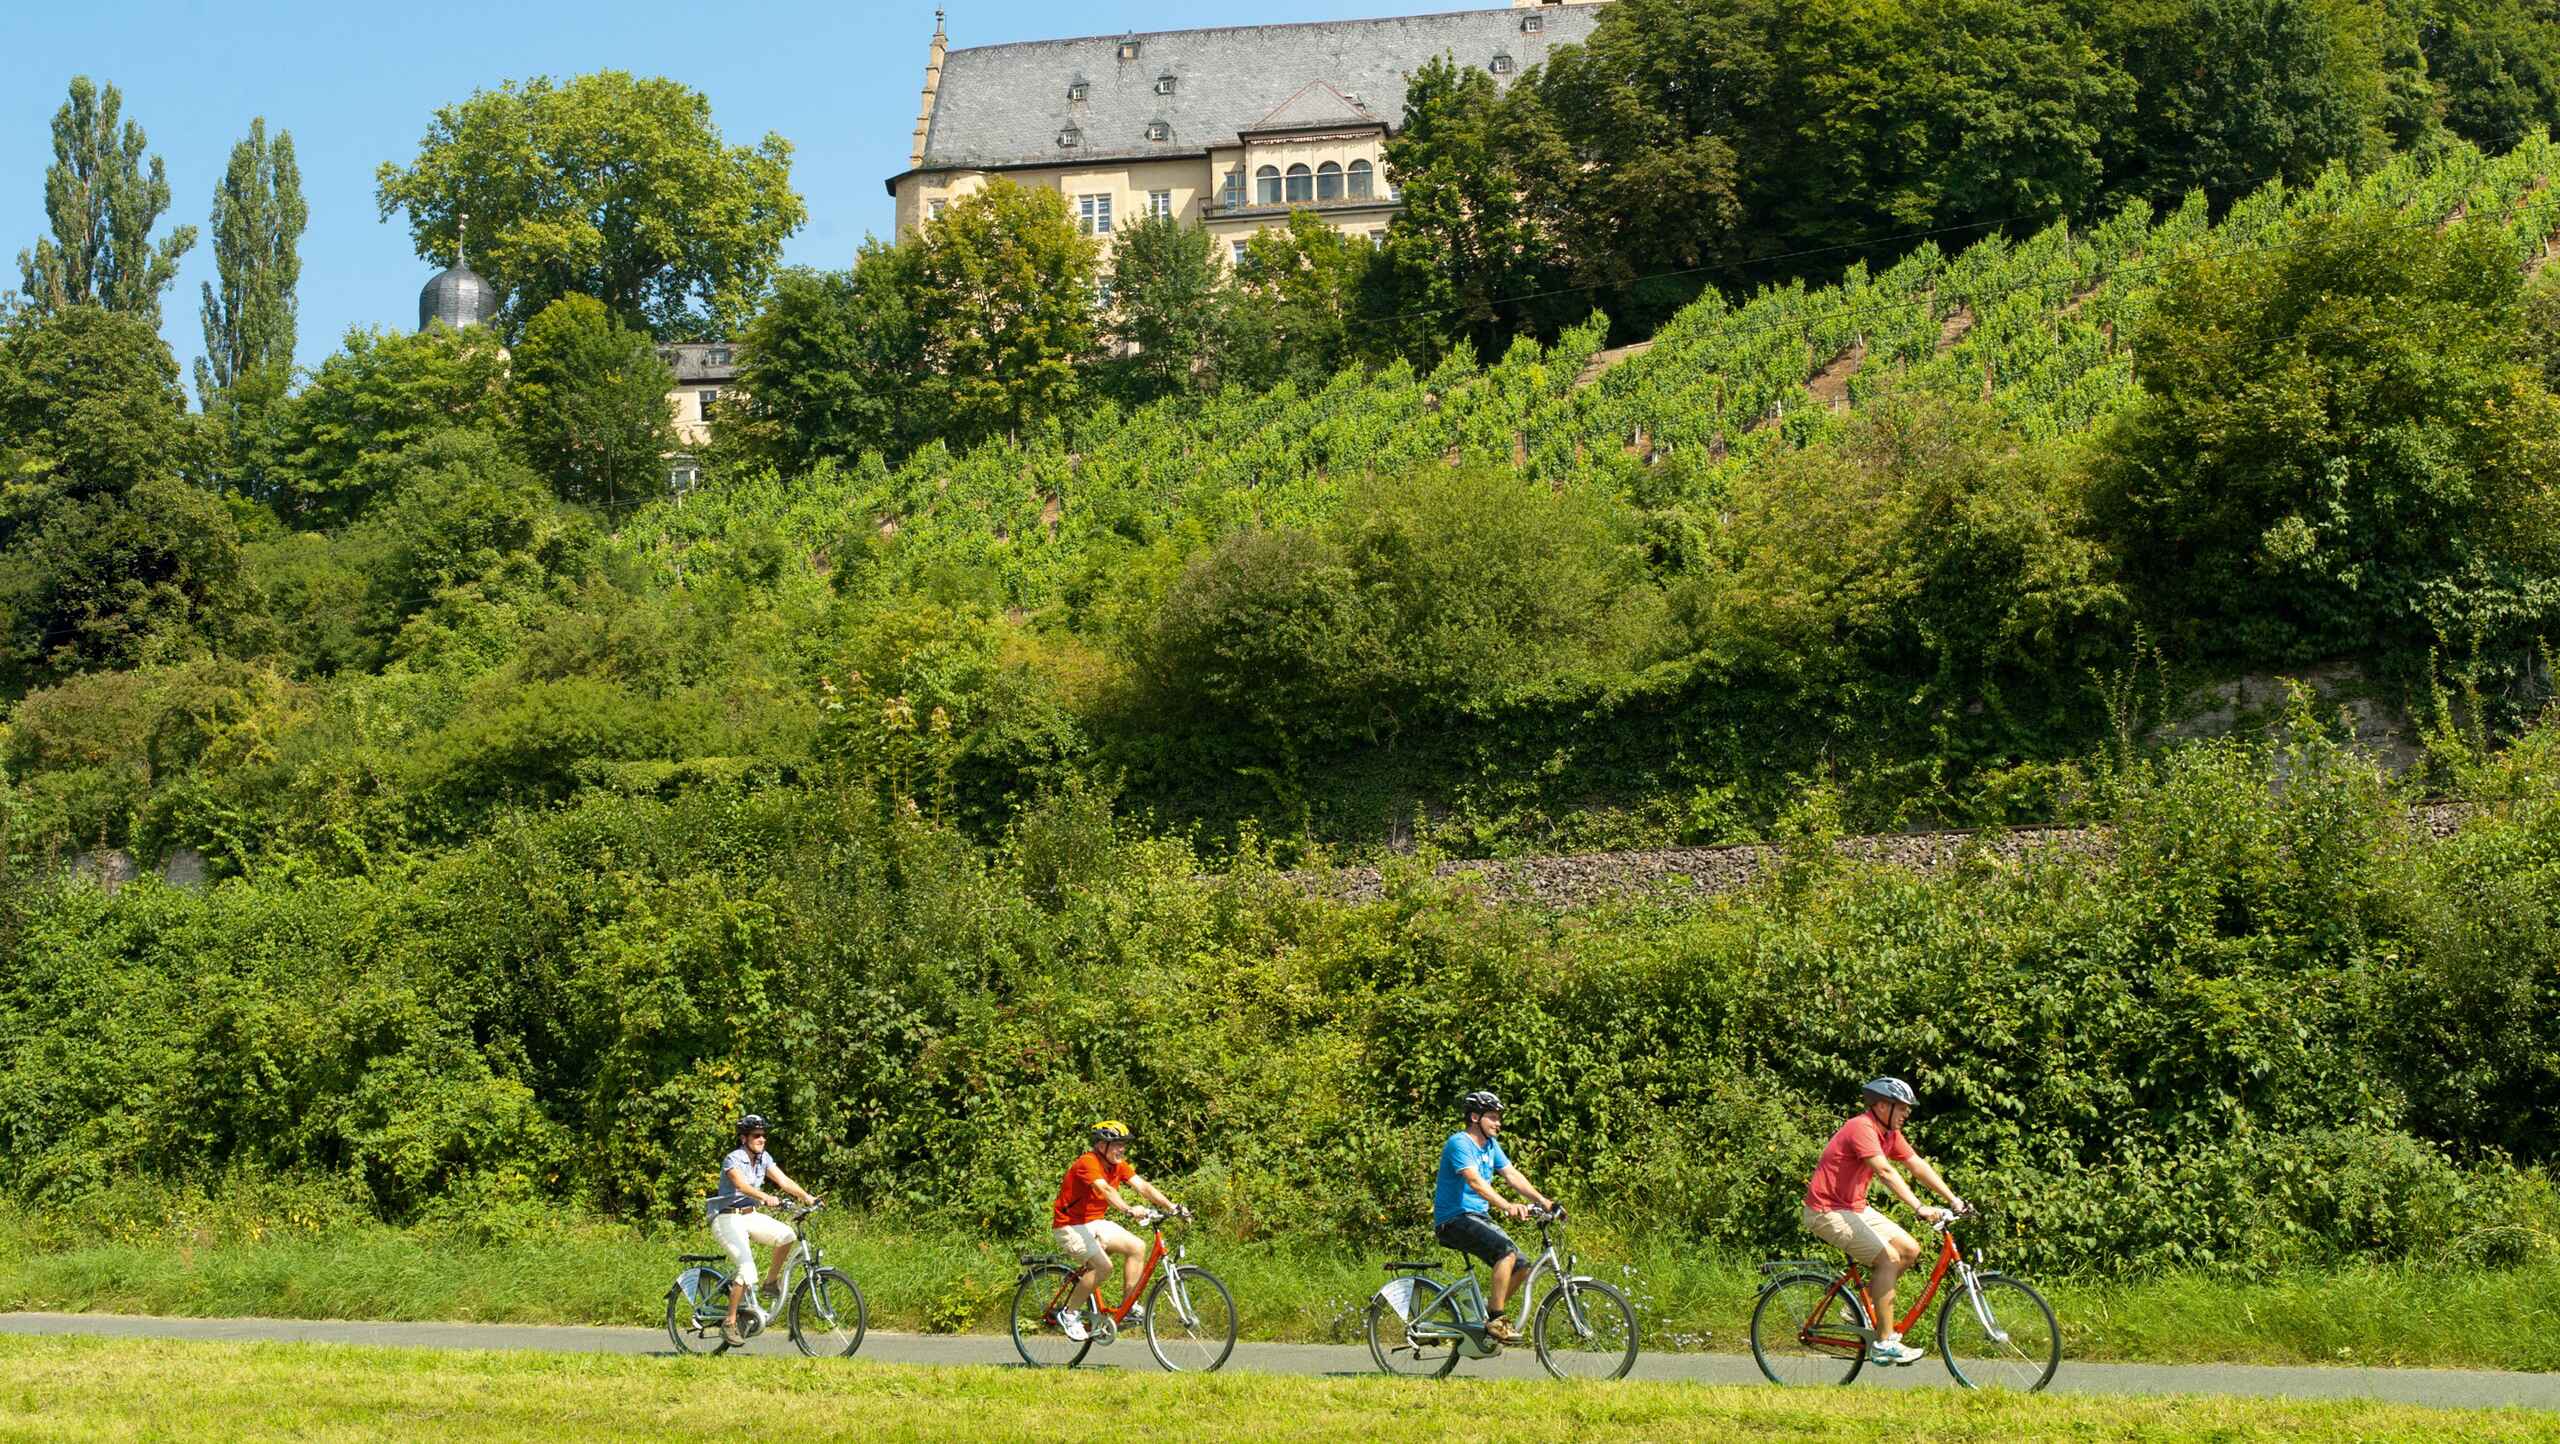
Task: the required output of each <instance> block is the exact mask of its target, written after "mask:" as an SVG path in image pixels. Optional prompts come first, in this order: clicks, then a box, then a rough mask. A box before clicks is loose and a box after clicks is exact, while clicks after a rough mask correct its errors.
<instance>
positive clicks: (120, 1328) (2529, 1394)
mask: <svg viewBox="0 0 2560 1444" xmlns="http://www.w3.org/2000/svg"><path fill="white" fill-rule="evenodd" d="M0 1333H6V1334H95V1335H102V1336H105V1337H109V1338H154V1339H218V1340H224V1341H229V1342H279V1343H321V1344H369V1345H377V1346H383V1347H392V1348H427V1349H538V1350H546V1351H550V1352H554V1353H585V1354H670V1353H673V1352H674V1351H673V1350H672V1349H671V1348H670V1347H669V1345H668V1343H667V1336H666V1334H665V1333H664V1332H662V1331H660V1330H657V1329H626V1328H581V1327H569V1326H558V1325H538V1324H382V1323H350V1322H343V1321H328V1320H298V1319H177V1318H152V1317H143V1316H137V1315H131V1314H42V1313H11V1314H0ZM747 1352H748V1353H750V1354H783V1355H788V1354H790V1353H792V1352H793V1350H792V1347H791V1341H790V1340H789V1339H787V1338H783V1337H781V1336H779V1335H775V1334H767V1335H765V1336H764V1337H762V1338H759V1339H757V1340H756V1341H755V1342H754V1343H752V1344H750V1345H749V1346H748V1347H747ZM864 1360H868V1361H873V1362H879V1363H895V1364H997V1365H1013V1366H1019V1364H1020V1360H1019V1359H1018V1358H1016V1356H1015V1355H1014V1352H1013V1341H1012V1340H1010V1339H1008V1338H1005V1337H1003V1336H1001V1335H990V1334H957V1335H944V1334H895V1333H888V1332H885V1331H879V1330H875V1331H873V1332H872V1334H871V1336H870V1337H869V1338H868V1339H867V1340H865V1341H864V1343H863V1346H862V1352H861V1354H860V1355H859V1356H858V1357H857V1359H856V1360H855V1361H854V1362H855V1363H857V1364H858V1363H860V1362H862V1361H864ZM1084 1367H1086V1368H1094V1367H1103V1368H1114V1367H1116V1368H1122V1369H1128V1370H1131V1371H1134V1372H1140V1373H1150V1374H1151V1373H1154V1372H1156V1365H1155V1360H1154V1359H1153V1358H1151V1357H1149V1356H1148V1354H1147V1350H1146V1344H1145V1342H1144V1341H1143V1340H1139V1339H1121V1340H1119V1341H1118V1342H1116V1343H1114V1344H1112V1345H1111V1346H1109V1347H1107V1348H1100V1349H1096V1350H1094V1351H1093V1352H1092V1353H1091V1354H1089V1355H1087V1356H1086V1363H1085V1365H1084ZM1227 1367H1228V1368H1230V1369H1250V1370H1253V1371H1255V1372H1257V1373H1265V1374H1301V1375H1323V1374H1368V1373H1373V1372H1375V1366H1374V1365H1372V1364H1371V1363H1370V1362H1369V1351H1368V1350H1367V1349H1365V1348H1362V1347H1359V1346H1357V1345H1341V1344H1260V1343H1241V1344H1238V1345H1236V1354H1235V1359H1234V1360H1233V1362H1231V1363H1229V1364H1228V1366H1227ZM1458 1373H1459V1376H1460V1377H1463V1378H1517V1379H1537V1378H1544V1377H1546V1376H1545V1374H1544V1372H1543V1371H1542V1370H1540V1369H1539V1367H1538V1361H1537V1358H1536V1356H1535V1355H1534V1354H1533V1353H1531V1352H1530V1351H1528V1350H1526V1349H1512V1350H1508V1351H1506V1352H1505V1353H1504V1354H1503V1355H1502V1356H1501V1357H1500V1358H1496V1359H1486V1360H1476V1359H1469V1360H1467V1361H1465V1362H1464V1363H1461V1364H1460V1365H1459V1366H1458ZM1635 1377H1637V1378H1640V1379H1670V1380H1683V1381H1687V1382H1690V1383H1698V1384H1760V1383H1761V1379H1760V1372H1759V1370H1758V1369H1756V1368H1754V1367H1753V1366H1752V1363H1751V1360H1750V1359H1749V1358H1747V1357H1744V1356H1741V1355H1735V1354H1660V1353H1647V1354H1644V1355H1641V1356H1639V1357H1638V1358H1637V1360H1636V1368H1635ZM1951 1383H1952V1381H1951V1380H1950V1379H1949V1378H1948V1377H1947V1371H1946V1367H1945V1366H1944V1365H1943V1364H1941V1363H1939V1362H1938V1360H1937V1358H1936V1357H1935V1356H1934V1355H1933V1356H1932V1357H1930V1358H1929V1359H1927V1360H1925V1361H1923V1362H1921V1363H1919V1364H1917V1365H1914V1366H1912V1367H1910V1368H1904V1369H1880V1368H1873V1367H1870V1368H1868V1369H1866V1370H1864V1371H1863V1372H1861V1373H1860V1374H1859V1375H1858V1382H1857V1385H1856V1386H1855V1387H1858V1388H1888V1389H1913V1388H1944V1387H1948V1386H1950V1385H1951ZM1762 1387H1766V1385H1765V1384H1764V1385H1762ZM2053 1387H2054V1388H2055V1389H2057V1390H2064V1391H2068V1392H2072V1393H2087V1394H2236V1395H2249V1396H2256V1397H2262V1398H2296V1399H2386V1400H2391V1401H2394V1402H2398V1403H2404V1404H2435V1405H2458V1406H2463V1407H2468V1408H2495V1407H2499V1406H2516V1407H2522V1408H2533V1409H2554V1410H2560V1374H2519V1373H2500V1372H2496V1371H2492V1370H2486V1369H2352V1368H2277V1367H2269V1366H2260V1365H2253V1364H2081V1363H2074V1362H2072V1361H2071V1360H2069V1359H2065V1360H2064V1361H2063V1364H2062V1372H2061V1373H2060V1374H2058V1375H2056V1376H2055V1378H2054V1381H2053Z"/></svg>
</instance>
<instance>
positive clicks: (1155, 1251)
mask: <svg viewBox="0 0 2560 1444" xmlns="http://www.w3.org/2000/svg"><path fill="white" fill-rule="evenodd" d="M1184 1217H1185V1218H1188V1217H1189V1215H1188V1214H1186V1215H1184ZM1164 1221H1165V1216H1164V1215H1163V1214H1160V1213H1148V1214H1145V1215H1143V1216H1141V1218H1140V1220H1139V1222H1140V1224H1141V1225H1142V1226H1144V1227H1147V1228H1151V1229H1153V1230H1154V1237H1153V1239H1152V1241H1151V1242H1150V1244H1149V1246H1148V1249H1147V1263H1146V1267H1145V1268H1144V1269H1142V1270H1141V1271H1140V1272H1139V1274H1138V1286H1137V1287H1136V1288H1133V1289H1131V1290H1129V1291H1128V1294H1127V1295H1126V1296H1125V1297H1123V1298H1122V1299H1121V1300H1120V1302H1119V1303H1117V1304H1105V1303H1104V1302H1103V1301H1102V1295H1101V1294H1100V1293H1099V1292H1096V1293H1095V1295H1094V1300H1093V1307H1092V1308H1090V1309H1087V1310H1085V1311H1084V1317H1085V1325H1086V1331H1085V1337H1083V1338H1081V1339H1071V1338H1068V1337H1067V1332H1066V1330H1065V1329H1064V1328H1062V1327H1060V1326H1059V1323H1058V1312H1059V1310H1061V1309H1065V1308H1068V1307H1071V1306H1072V1305H1073V1304H1074V1302H1075V1297H1076V1294H1077V1293H1078V1292H1079V1291H1080V1290H1081V1288H1082V1286H1083V1280H1082V1278H1081V1271H1080V1270H1079V1269H1078V1268H1077V1266H1076V1265H1075V1264H1074V1263H1073V1262H1072V1261H1070V1260H1067V1259H1063V1258H1060V1257H1059V1256H1057V1255H1056V1254H1045V1253H1027V1254H1024V1255H1023V1256H1022V1278H1021V1280H1020V1281H1019V1282H1017V1283H1015V1284H1014V1286H1013V1347H1014V1348H1015V1350H1016V1351H1018V1352H1019V1353H1020V1354H1021V1355H1022V1362H1024V1363H1026V1364H1029V1365H1030V1366H1031V1367H1033V1368H1035V1369H1072V1368H1074V1367H1075V1366H1076V1365H1077V1364H1080V1363H1082V1362H1083V1361H1084V1356H1085V1355H1086V1354H1087V1353H1090V1352H1091V1351H1092V1350H1093V1348H1094V1346H1095V1345H1097V1344H1100V1345H1103V1346H1104V1347H1108V1346H1109V1345H1110V1344H1111V1343H1112V1342H1113V1341H1114V1340H1116V1339H1118V1338H1119V1336H1120V1329H1121V1327H1122V1326H1123V1325H1126V1324H1128V1323H1129V1322H1130V1318H1129V1315H1130V1313H1131V1311H1132V1310H1133V1309H1134V1308H1135V1306H1136V1305H1137V1302H1138V1300H1139V1298H1141V1297H1142V1296H1143V1297H1145V1298H1146V1300H1147V1306H1146V1310H1145V1313H1144V1315H1143V1318H1144V1324H1145V1328H1146V1331H1147V1351H1148V1352H1149V1353H1151V1354H1154V1355H1155V1356H1156V1362H1157V1363H1159V1364H1162V1365H1163V1366H1164V1367H1166V1368H1167V1369H1170V1370H1172V1371H1173V1372H1175V1373H1177V1374H1180V1373H1201V1374H1206V1373H1209V1372H1211V1371H1213V1370H1215V1369H1216V1368H1217V1367H1218V1366H1219V1365H1221V1364H1224V1363H1225V1362H1226V1361H1227V1355H1229V1354H1231V1353H1233V1352H1235V1347H1236V1300H1235V1295H1233V1294H1231V1293H1228V1292H1227V1286H1226V1285H1225V1284H1224V1283H1222V1282H1220V1281H1219V1279H1218V1276H1217V1275H1216V1274H1213V1273H1211V1272H1209V1271H1208V1270H1207V1269H1204V1268H1202V1267H1200V1266H1199V1265H1198V1264H1195V1263H1186V1262H1185V1261H1184V1260H1183V1250H1182V1248H1181V1246H1180V1245H1176V1246H1175V1247H1174V1248H1173V1249H1172V1251H1171V1252H1170V1254H1168V1253H1167V1251H1166V1249H1165V1246H1164ZM1168 1258H1170V1260H1171V1261H1170V1262H1167V1260H1168ZM1158 1264H1164V1266H1165V1269H1164V1277H1163V1278H1160V1279H1157V1278H1155V1272H1156V1266H1157V1265H1158ZM1113 1271H1114V1272H1117V1271H1118V1266H1117V1265H1116V1263H1115V1265H1114V1266H1113ZM1149 1279H1155V1290H1154V1292H1153V1293H1152V1294H1150V1293H1149V1292H1148V1289H1147V1281H1148V1280H1149Z"/></svg>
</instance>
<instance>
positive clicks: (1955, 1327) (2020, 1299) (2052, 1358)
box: [1938, 1274, 2062, 1394]
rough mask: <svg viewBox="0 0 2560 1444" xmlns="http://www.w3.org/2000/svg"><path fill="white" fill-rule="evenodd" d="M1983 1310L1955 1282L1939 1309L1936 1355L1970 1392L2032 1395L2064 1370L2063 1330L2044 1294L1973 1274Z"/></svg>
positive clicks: (2002, 1278)
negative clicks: (1981, 1390) (2000, 1391)
mask: <svg viewBox="0 0 2560 1444" xmlns="http://www.w3.org/2000/svg"><path fill="white" fill-rule="evenodd" d="M1974 1287H1975V1288H1976V1289H1978V1290H1979V1291H1980V1293H1981V1298H1982V1306H1981V1308H1980V1309H1978V1310H1977V1309H1976V1308H1975V1307H1974V1301H1973V1299H1972V1298H1971V1297H1970V1296H1968V1295H1967V1294H1966V1293H1965V1291H1964V1287H1963V1285H1962V1284H1961V1283H1959V1284H1958V1285H1957V1286H1956V1288H1955V1289H1954V1291H1952V1292H1951V1293H1949V1294H1948V1295H1947V1302H1946V1304H1945V1305H1944V1306H1943V1307H1941V1308H1940V1309H1939V1310H1938V1356H1939V1357H1940V1358H1943V1359H1945V1360H1946V1361H1947V1372H1948V1373H1950V1374H1953V1375H1955V1376H1956V1382H1957V1383H1959V1384H1962V1385H1964V1386H1965V1387H1966V1388H1968V1389H2010V1390H2014V1391H2016V1392H2018V1393H2021V1394H2032V1393H2034V1392H2036V1391H2037V1390H2038V1389H2041V1388H2043V1387H2044V1386H2045V1385H2047V1384H2049V1383H2052V1382H2053V1371H2054V1370H2056V1369H2058V1368H2060V1367H2061V1366H2062V1329H2061V1326H2060V1325H2058V1324H2056V1323H2055V1322H2054V1321H2053V1306H2052V1305H2051V1304H2048V1303H2046V1302H2045V1301H2044V1295H2042V1294H2040V1293H2037V1292H2036V1291H2035V1290H2034V1289H2032V1288H2029V1287H2028V1286H2027V1285H2026V1284H2024V1283H2022V1282H2020V1281H2019V1280H2017V1279H2013V1278H2011V1277H2009V1276H2008V1275H2007V1274H1976V1275H1975V1276H1974Z"/></svg>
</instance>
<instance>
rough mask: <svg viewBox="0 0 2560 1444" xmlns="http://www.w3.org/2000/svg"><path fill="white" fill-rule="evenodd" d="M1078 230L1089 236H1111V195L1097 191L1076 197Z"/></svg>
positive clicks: (1107, 192)
mask: <svg viewBox="0 0 2560 1444" xmlns="http://www.w3.org/2000/svg"><path fill="white" fill-rule="evenodd" d="M1076 228H1077V229H1078V230H1081V231H1083V232H1084V233H1085V234H1086V235H1088V236H1107V235H1109V234H1111V193H1110V192H1109V191H1096V192H1094V193H1093V194H1091V195H1080V196H1077V197H1076Z"/></svg>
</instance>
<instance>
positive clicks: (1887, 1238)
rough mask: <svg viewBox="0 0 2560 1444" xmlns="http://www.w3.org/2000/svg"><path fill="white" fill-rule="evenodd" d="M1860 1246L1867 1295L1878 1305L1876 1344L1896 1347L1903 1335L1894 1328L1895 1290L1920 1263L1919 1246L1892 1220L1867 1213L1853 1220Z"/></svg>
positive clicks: (1895, 1311)
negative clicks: (1906, 1272) (1865, 1269)
mask: <svg viewBox="0 0 2560 1444" xmlns="http://www.w3.org/2000/svg"><path fill="white" fill-rule="evenodd" d="M1851 1223H1852V1226H1853V1228H1854V1230H1855V1232H1856V1235H1857V1240H1856V1241H1857V1242H1858V1244H1859V1245H1860V1247H1859V1249H1858V1252H1859V1253H1860V1254H1862V1255H1865V1256H1866V1257H1865V1258H1863V1259H1862V1260H1861V1261H1862V1262H1865V1263H1866V1265H1867V1281H1868V1282H1867V1293H1868V1297H1869V1300H1870V1301H1871V1302H1872V1303H1873V1304H1874V1305H1875V1310H1876V1319H1875V1330H1876V1340H1877V1342H1879V1343H1887V1344H1890V1343H1895V1342H1898V1341H1899V1340H1900V1339H1901V1337H1902V1331H1901V1330H1900V1329H1898V1328H1896V1327H1895V1326H1894V1320H1895V1319H1896V1317H1898V1316H1899V1314H1900V1310H1899V1309H1898V1308H1897V1307H1896V1306H1895V1303H1894V1289H1895V1287H1896V1286H1897V1285H1899V1284H1900V1283H1901V1282H1902V1275H1903V1273H1904V1272H1905V1271H1906V1270H1908V1269H1909V1268H1910V1267H1911V1266H1912V1265H1913V1264H1914V1263H1917V1262H1918V1261H1919V1259H1920V1245H1919V1243H1918V1242H1917V1241H1916V1240H1914V1239H1913V1238H1912V1237H1911V1235H1910V1234H1907V1233H1905V1232H1903V1231H1902V1227H1901V1225H1899V1224H1896V1223H1895V1222H1894V1221H1893V1220H1892V1219H1889V1218H1887V1217H1885V1216H1884V1215H1883V1214H1881V1213H1878V1212H1876V1211H1875V1210H1874V1209H1868V1210H1867V1211H1865V1212H1864V1213H1861V1214H1858V1215H1856V1216H1855V1217H1854V1218H1853V1219H1852V1220H1851Z"/></svg>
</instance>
